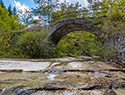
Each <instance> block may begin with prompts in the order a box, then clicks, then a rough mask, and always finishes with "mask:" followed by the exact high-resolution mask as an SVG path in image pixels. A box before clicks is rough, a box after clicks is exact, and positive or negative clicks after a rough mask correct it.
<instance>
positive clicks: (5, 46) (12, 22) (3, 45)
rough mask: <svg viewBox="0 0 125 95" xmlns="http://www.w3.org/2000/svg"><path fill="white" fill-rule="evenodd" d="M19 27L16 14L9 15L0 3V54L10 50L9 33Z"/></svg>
mask: <svg viewBox="0 0 125 95" xmlns="http://www.w3.org/2000/svg"><path fill="white" fill-rule="evenodd" d="M19 28H20V25H19V23H18V18H17V16H16V15H15V16H9V12H8V10H7V9H5V8H4V7H2V6H1V5H0V56H2V55H4V54H6V55H7V54H8V53H10V52H11V50H12V44H11V43H12V36H11V33H12V31H13V30H18V29H19Z"/></svg>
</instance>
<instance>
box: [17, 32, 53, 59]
mask: <svg viewBox="0 0 125 95" xmlns="http://www.w3.org/2000/svg"><path fill="white" fill-rule="evenodd" d="M46 36H47V35H46V32H45V31H41V32H26V33H25V34H24V35H23V36H22V37H21V38H20V39H19V42H18V45H19V47H20V50H21V52H22V53H23V54H24V55H25V56H27V57H30V58H40V57H51V56H52V54H53V53H54V52H55V48H54V45H52V43H51V42H50V41H48V40H47V37H46Z"/></svg>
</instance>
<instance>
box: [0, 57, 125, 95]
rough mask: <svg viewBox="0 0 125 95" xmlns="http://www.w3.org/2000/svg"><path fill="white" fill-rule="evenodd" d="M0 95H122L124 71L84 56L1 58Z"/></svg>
mask: <svg viewBox="0 0 125 95" xmlns="http://www.w3.org/2000/svg"><path fill="white" fill-rule="evenodd" d="M0 95H125V68H121V67H120V66H119V65H117V64H115V63H113V62H103V61H99V57H87V56H81V57H67V58H54V59H6V58H1V59H0Z"/></svg>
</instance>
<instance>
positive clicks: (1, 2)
mask: <svg viewBox="0 0 125 95" xmlns="http://www.w3.org/2000/svg"><path fill="white" fill-rule="evenodd" d="M0 5H1V7H2V8H5V6H4V3H3V0H0Z"/></svg>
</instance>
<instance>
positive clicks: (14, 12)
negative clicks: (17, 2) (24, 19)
mask: <svg viewBox="0 0 125 95" xmlns="http://www.w3.org/2000/svg"><path fill="white" fill-rule="evenodd" d="M15 14H16V8H15V7H14V8H13V15H15Z"/></svg>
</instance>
